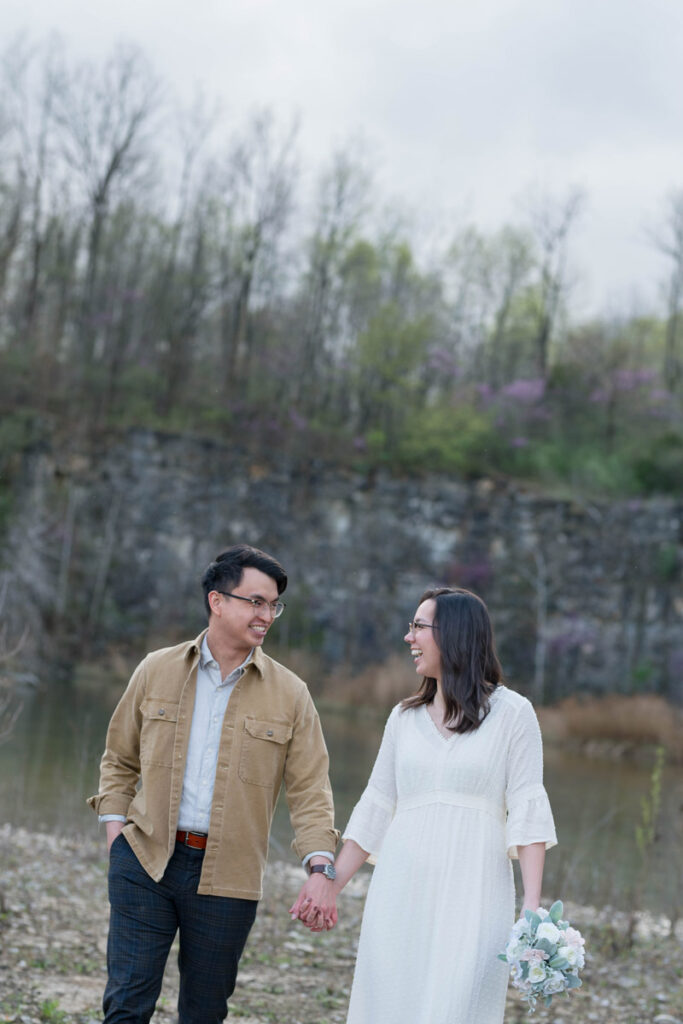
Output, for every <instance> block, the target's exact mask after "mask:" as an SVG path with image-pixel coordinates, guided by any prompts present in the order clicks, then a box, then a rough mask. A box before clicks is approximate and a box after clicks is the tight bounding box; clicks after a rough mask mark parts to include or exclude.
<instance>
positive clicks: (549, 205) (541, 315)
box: [527, 188, 584, 379]
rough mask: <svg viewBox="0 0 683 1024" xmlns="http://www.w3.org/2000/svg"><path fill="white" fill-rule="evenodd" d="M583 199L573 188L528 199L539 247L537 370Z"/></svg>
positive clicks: (545, 356)
mask: <svg viewBox="0 0 683 1024" xmlns="http://www.w3.org/2000/svg"><path fill="white" fill-rule="evenodd" d="M583 202H584V195H583V192H582V191H581V190H580V189H577V188H573V189H571V190H570V192H569V194H568V195H567V196H566V198H564V199H561V200H557V199H553V198H550V197H548V196H543V195H542V196H540V197H538V196H536V197H534V198H533V199H532V200H530V201H528V202H527V207H528V210H529V215H530V221H531V228H532V231H533V234H534V236H535V239H536V242H537V244H538V247H539V251H540V258H539V270H540V280H539V288H538V314H537V324H536V331H535V350H536V372H537V373H538V376H539V377H542V378H543V379H545V378H546V377H547V374H548V363H549V353H550V344H551V341H552V339H553V335H554V332H555V328H556V325H557V319H558V314H559V312H560V310H561V307H562V302H563V299H564V297H565V293H566V290H567V256H568V244H569V234H570V232H571V229H572V227H573V226H574V224H575V223H576V220H577V217H578V216H579V213H580V211H581V207H582V205H583Z"/></svg>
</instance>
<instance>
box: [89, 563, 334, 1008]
mask: <svg viewBox="0 0 683 1024" xmlns="http://www.w3.org/2000/svg"><path fill="white" fill-rule="evenodd" d="M286 586H287V576H286V574H285V572H284V569H283V568H282V566H281V565H280V564H279V563H278V562H277V561H276V560H275V559H274V558H272V557H271V556H270V555H267V554H265V553H264V552H263V551H259V550H258V549H257V548H252V547H248V546H247V545H236V546H234V547H232V548H229V549H228V550H227V551H224V552H223V553H222V554H221V555H219V556H218V557H217V558H216V560H215V561H214V562H212V563H211V564H210V565H209V567H208V568H207V569H206V571H205V573H204V575H203V577H202V587H203V590H204V601H205V606H206V610H207V613H208V616H209V625H208V629H206V630H205V631H204V632H203V633H201V634H200V635H199V636H198V637H197V639H196V640H193V641H189V642H186V643H182V644H179V645H178V646H176V647H169V648H165V649H163V650H160V651H154V652H153V653H151V654H148V655H147V657H146V658H145V659H144V660H143V661H142V662H141V663H140V665H139V666H138V667H137V669H136V670H135V672H134V673H133V676H132V678H131V680H130V683H129V684H128V687H127V689H126V691H125V693H124V695H123V697H122V698H121V701H120V702H119V705H118V707H117V708H116V710H115V711H114V714H113V715H112V719H111V722H110V724H109V730H108V732H107V743H106V749H105V752H104V755H103V757H102V762H101V766H100V786H99V793H98V794H97V795H96V796H94V797H91V798H90V800H89V801H88V802H89V804H90V805H91V806H92V807H93V809H94V810H95V811H97V813H98V814H99V816H100V821H104V822H106V829H107V840H108V844H109V849H110V865H109V900H110V904H111V918H110V925H109V941H108V946H107V969H108V982H107V986H106V990H105V994H104V1003H103V1005H104V1013H105V1018H104V1020H105V1024H120V1022H124V1021H125V1022H131V1024H132V1022H134V1024H143V1022H145V1024H146V1022H148V1021H149V1019H150V1017H151V1016H152V1013H153V1012H154V1007H155V1004H156V1001H157V998H158V996H159V992H160V990H161V983H162V978H163V972H164V967H165V964H166V960H167V957H168V953H169V950H170V947H171V943H172V942H173V939H174V937H175V934H176V931H179V938H180V953H179V958H178V962H179V968H180V994H179V999H178V1013H179V1021H180V1024H217V1022H219V1021H222V1020H224V1019H225V1017H226V1016H227V1013H228V999H229V997H230V996H231V995H232V992H233V989H234V987H235V979H236V975H237V965H238V962H239V959H240V956H241V954H242V950H243V948H244V944H245V942H246V939H247V936H248V934H249V930H250V928H251V926H252V924H253V921H254V917H255V914H256V906H257V901H258V900H259V899H260V898H261V895H262V888H261V887H262V880H263V872H264V868H265V863H266V857H267V852H268V835H269V832H270V825H271V821H272V817H273V811H274V808H275V803H276V800H277V796H278V792H279V790H280V786H281V783H282V782H283V781H284V784H285V789H286V794H287V802H288V805H289V813H290V818H291V821H292V826H293V828H294V833H295V838H294V841H293V843H292V846H293V848H294V850H295V851H296V852H297V854H298V855H299V856H300V857H301V859H302V861H303V863H304V865H305V866H307V868H308V870H309V872H310V874H309V878H308V880H307V881H306V883H305V884H304V886H303V889H302V891H301V893H300V894H299V900H298V901H297V902H298V903H299V904H301V903H302V902H304V904H305V906H306V908H307V910H308V911H309V916H311V914H310V912H311V911H313V908H317V909H316V910H315V911H313V912H314V914H316V915H319V917H318V920H319V923H320V927H332V926H333V925H334V923H335V921H336V910H335V903H334V887H333V885H332V881H331V879H332V878H333V877H334V868H333V867H332V864H331V862H332V861H333V860H334V850H335V847H336V844H337V840H338V835H339V834H338V832H337V831H336V830H335V828H334V823H333V805H332V794H331V790H330V784H329V780H328V774H327V773H328V757H327V750H326V748H325V743H324V740H323V736H322V731H321V728H320V722H319V719H318V715H317V712H316V710H315V708H314V706H313V702H312V700H311V697H310V694H309V692H308V690H307V688H306V685H305V683H303V682H302V680H301V679H299V678H298V677H297V676H295V675H294V674H293V673H292V672H290V671H289V670H288V669H286V668H284V667H283V666H282V665H279V664H278V663H277V662H276V661H273V660H272V659H271V658H269V657H267V655H265V654H264V653H263V650H262V646H263V642H264V640H265V637H266V634H267V633H268V630H269V628H270V626H271V625H272V622H273V620H274V619H276V618H277V617H278V616H279V615H280V614H281V612H282V611H283V609H284V604H283V603H282V602H281V601H280V595H281V594H282V593H283V592H284V590H285V587H286ZM318 930H319V928H318Z"/></svg>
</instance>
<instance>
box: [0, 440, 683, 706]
mask: <svg viewBox="0 0 683 1024" xmlns="http://www.w3.org/2000/svg"><path fill="white" fill-rule="evenodd" d="M682 524H683V503H682V502H681V501H678V502H677V501H674V500H671V499H661V500H649V501H623V502H613V503H607V502H591V503H585V502H580V501H577V502H571V501H566V500H556V499H554V498H549V497H544V496H541V495H538V494H535V493H532V492H530V491H528V490H524V489H522V488H520V487H519V486H516V485H513V484H511V483H506V482H499V481H493V480H487V479H485V480H479V481H476V482H462V481H457V480H453V479H448V478H444V477H436V476H429V477H425V478H424V479H421V480H415V479H397V478H392V477H390V476H387V475H382V474H379V475H377V476H375V477H373V478H370V477H367V476H362V475H354V474H352V473H344V472H341V471H339V470H335V469H334V468H332V467H329V466H327V465H326V464H325V463H324V462H323V461H322V460H319V459H316V458H314V457H312V458H311V459H310V460H309V461H308V462H306V463H301V462H299V463H298V464H296V465H295V464H290V463H289V462H286V461H280V462H278V458H277V453H272V455H271V458H270V460H269V463H268V464H265V463H263V464H257V463H255V462H254V461H253V460H250V459H249V458H248V457H247V456H246V455H245V454H244V453H243V452H240V451H238V450H235V449H234V448H233V447H225V446H221V445H219V444H217V443H209V442H204V441H198V440H192V439H189V438H186V437H183V438H181V437H173V436H167V435H159V434H154V433H151V432H142V431H139V432H131V433H130V434H129V435H127V436H126V437H125V438H124V439H118V440H116V441H110V442H109V443H107V444H101V445H99V446H97V447H95V446H92V447H91V448H90V449H89V450H85V449H84V448H82V447H81V448H79V449H78V450H75V449H73V450H72V449H70V450H64V449H60V450H57V449H54V450H49V449H42V450H40V451H34V452H33V453H31V454H29V455H27V456H26V458H25V460H24V463H23V468H22V471H21V473H20V475H19V477H18V478H17V480H16V487H15V496H14V501H13V504H12V509H11V515H10V520H9V525H8V528H7V530H6V533H5V537H4V541H3V547H4V551H3V552H2V567H3V578H4V586H5V602H4V609H3V617H4V619H5V621H6V625H7V632H8V635H17V634H18V633H19V632H21V629H22V628H23V627H24V625H28V627H29V629H30V639H29V642H28V644H27V646H26V648H25V657H26V659H27V661H28V660H30V659H31V658H33V659H35V658H43V659H44V658H45V657H46V656H48V655H49V656H52V655H53V654H55V653H56V652H57V653H61V654H62V655H66V656H67V657H68V658H72V659H74V658H78V657H79V655H80V654H81V652H82V651H83V650H84V648H85V647H86V646H87V647H88V648H89V649H90V650H92V648H93V646H95V648H97V647H98V646H106V645H107V644H109V643H112V642H113V643H120V642H134V643H135V644H136V645H137V646H139V647H140V648H141V649H142V648H143V647H144V645H145V643H146V641H147V639H148V638H150V637H153V638H154V639H155V641H156V642H157V643H158V642H159V640H160V638H164V637H168V638H169V641H170V640H172V639H174V638H176V637H177V636H178V635H182V634H183V631H184V632H185V633H186V634H188V633H189V634H193V633H194V632H198V631H199V629H200V628H201V627H202V625H203V610H202V602H201V596H200V594H199V589H198V578H199V576H200V574H201V571H202V569H203V568H204V566H205V565H206V564H207V563H208V562H209V561H210V559H211V558H212V557H213V556H214V555H215V554H216V553H218V552H219V551H220V550H222V549H223V548H224V547H226V546H227V545H229V544H231V543H234V542H237V541H246V542H248V543H251V544H255V545H257V546H259V547H262V548H264V549H265V550H268V551H271V552H272V553H273V554H275V555H276V556H277V557H279V558H280V560H281V561H282V562H283V563H284V565H285V566H286V568H287V569H288V571H289V573H290V586H289V588H288V591H287V594H286V601H287V611H286V612H285V615H284V616H283V617H282V619H281V620H279V622H278V623H277V625H276V626H275V627H274V629H275V630H276V631H277V634H278V638H279V641H280V642H281V643H283V644H285V645H290V646H292V647H307V648H310V649H313V650H316V651H318V652H319V653H320V654H321V655H322V656H323V657H324V659H325V660H326V662H327V663H328V664H339V663H344V662H346V663H349V664H351V665H354V666H367V665H368V664H370V663H373V662H379V661H381V660H382V659H384V658H385V657H386V656H387V655H389V654H390V653H392V652H394V651H397V650H399V649H400V648H401V646H402V637H403V634H404V632H405V629H406V623H407V621H408V619H409V618H410V617H411V615H412V612H413V611H414V609H415V606H416V603H417V601H418V599H419V596H420V594H421V592H422V590H423V589H424V587H425V586H427V585H429V584H432V583H440V582H448V583H457V584H459V585H462V586H466V587H470V588H471V589H473V590H475V591H476V592H477V593H479V594H481V595H482V596H483V597H484V599H485V600H486V601H487V603H488V605H489V607H490V610H491V613H492V617H493V621H494V625H495V627H496V633H497V638H498V646H499V648H500V652H501V657H502V660H503V663H504V667H505V669H506V672H507V674H508V676H509V677H510V678H511V679H512V681H513V683H514V685H515V686H517V687H518V688H520V689H522V690H524V691H525V692H528V693H530V694H531V695H533V696H534V697H535V698H536V699H537V700H549V699H553V698H556V697H561V696H564V695H566V694H567V693H570V692H575V691H577V690H591V691H594V692H595V691H605V690H621V691H623V692H631V691H633V690H656V691H658V692H662V693H665V694H667V695H668V696H669V697H671V698H673V699H675V700H677V701H679V702H680V701H683V595H682V594H681V588H680V580H681V565H682V564H683V555H682V551H681V541H682ZM162 642H163V641H162Z"/></svg>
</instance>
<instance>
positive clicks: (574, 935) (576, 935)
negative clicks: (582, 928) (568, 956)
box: [564, 928, 586, 949]
mask: <svg viewBox="0 0 683 1024" xmlns="http://www.w3.org/2000/svg"><path fill="white" fill-rule="evenodd" d="M564 941H565V942H566V943H567V945H568V946H573V947H574V948H575V949H579V947H581V946H583V945H584V943H585V941H586V940H585V939H584V937H583V935H582V934H581V932H579V931H577V930H576V928H565V931H564Z"/></svg>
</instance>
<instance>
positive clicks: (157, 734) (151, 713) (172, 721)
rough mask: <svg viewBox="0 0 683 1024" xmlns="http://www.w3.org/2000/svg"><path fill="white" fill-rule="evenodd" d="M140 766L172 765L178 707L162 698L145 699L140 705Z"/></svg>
mask: <svg viewBox="0 0 683 1024" xmlns="http://www.w3.org/2000/svg"><path fill="white" fill-rule="evenodd" d="M140 713H141V714H142V728H141V730H140V764H161V765H165V766H167V767H170V766H171V765H172V764H173V744H174V743H175V732H176V725H177V723H178V705H177V704H174V703H173V702H170V701H167V700H164V699H163V698H161V699H159V698H156V699H155V698H154V697H146V698H145V700H143V702H142V704H141V705H140Z"/></svg>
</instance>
